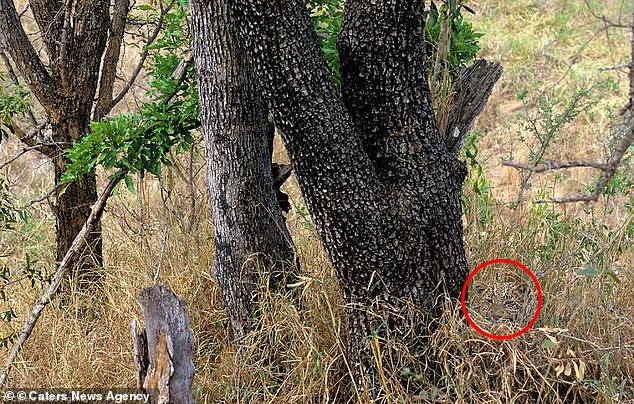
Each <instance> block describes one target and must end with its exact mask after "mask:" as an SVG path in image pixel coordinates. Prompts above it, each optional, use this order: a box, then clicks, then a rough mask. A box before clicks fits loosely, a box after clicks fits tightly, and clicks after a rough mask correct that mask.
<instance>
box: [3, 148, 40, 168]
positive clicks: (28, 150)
mask: <svg viewBox="0 0 634 404" xmlns="http://www.w3.org/2000/svg"><path fill="white" fill-rule="evenodd" d="M40 146H41V145H35V146H31V147H26V148H24V149H22V150H20V152H19V153H18V154H16V155H15V156H13V157H11V158H10V159H9V160H7V161H5V162H4V163H2V164H0V170H2V169H3V168H5V167H6V166H8V165H9V164H11V163H13V162H14V161H16V160H17V159H19V158H20V157H22V156H24V155H25V154H26V153H28V152H30V151H33V150H39V148H40Z"/></svg>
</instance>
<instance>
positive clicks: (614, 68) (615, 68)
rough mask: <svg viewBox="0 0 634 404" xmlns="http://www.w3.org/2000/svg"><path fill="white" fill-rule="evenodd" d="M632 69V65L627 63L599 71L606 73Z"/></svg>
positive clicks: (602, 68)
mask: <svg viewBox="0 0 634 404" xmlns="http://www.w3.org/2000/svg"><path fill="white" fill-rule="evenodd" d="M631 68H632V64H631V63H626V64H622V65H616V66H606V67H599V71H602V72H605V71H610V70H623V69H631Z"/></svg>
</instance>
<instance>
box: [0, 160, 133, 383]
mask: <svg viewBox="0 0 634 404" xmlns="http://www.w3.org/2000/svg"><path fill="white" fill-rule="evenodd" d="M123 177H125V172H123V171H119V172H118V173H117V174H116V175H115V176H114V177H112V178H111V179H110V181H109V182H108V185H106V189H105V190H104V191H103V193H102V194H101V196H100V197H99V199H98V200H97V202H96V203H95V204H94V205H93V207H92V210H91V212H90V215H89V216H88V219H87V220H86V223H84V227H83V228H82V229H81V231H80V232H79V233H78V234H77V236H76V237H75V240H73V244H72V245H71V246H70V248H69V249H68V251H67V252H66V255H64V258H63V259H62V261H61V262H60V263H59V266H58V267H57V271H55V275H54V276H53V279H52V280H51V284H50V286H49V288H48V290H47V291H46V293H44V294H43V295H42V297H40V300H39V301H38V302H37V304H35V306H34V307H33V309H32V310H31V314H30V315H29V318H28V319H27V320H26V322H25V323H24V325H23V326H22V329H21V330H20V334H19V335H18V339H17V341H16V343H15V345H13V348H12V349H11V352H9V355H8V356H7V359H6V362H5V368H4V370H3V372H2V374H1V375H0V389H1V388H2V387H4V384H5V382H6V381H7V376H8V374H9V370H11V367H12V366H13V362H15V359H16V358H17V356H18V354H19V353H20V351H21V350H22V346H23V345H24V343H25V342H26V340H27V339H28V338H29V336H30V335H31V333H32V332H33V329H34V328H35V324H37V321H38V319H39V318H40V316H41V315H42V311H43V310H44V309H45V308H46V306H48V304H49V303H50V302H51V300H52V299H53V297H54V296H55V294H56V293H57V290H58V288H59V285H60V284H61V282H62V280H63V279H64V278H65V277H66V275H67V274H68V271H69V269H70V267H71V263H72V262H73V261H74V260H75V258H76V257H77V255H79V253H80V251H81V250H82V246H83V244H85V243H86V238H87V237H88V235H89V234H90V233H91V232H92V231H93V230H94V228H95V225H96V224H97V222H99V219H100V218H101V215H102V213H103V211H104V209H105V207H106V202H107V201H108V198H109V197H110V195H111V194H112V191H113V189H114V187H115V186H116V185H117V184H118V183H119V182H120V181H121V180H122V179H123Z"/></svg>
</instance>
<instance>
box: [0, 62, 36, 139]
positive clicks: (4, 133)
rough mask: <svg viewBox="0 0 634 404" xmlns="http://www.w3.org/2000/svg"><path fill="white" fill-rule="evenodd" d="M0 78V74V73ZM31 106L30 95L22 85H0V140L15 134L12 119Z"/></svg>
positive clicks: (0, 77)
mask: <svg viewBox="0 0 634 404" xmlns="http://www.w3.org/2000/svg"><path fill="white" fill-rule="evenodd" d="M0 79H2V75H1V74H0ZM29 108H31V96H30V94H29V92H28V90H27V89H26V88H24V87H22V86H15V85H11V86H9V87H8V88H1V87H0V142H2V140H3V139H6V138H7V137H8V136H9V135H10V134H15V130H14V128H13V119H14V118H15V116H16V115H19V114H23V113H25V112H26V111H28V110H29Z"/></svg>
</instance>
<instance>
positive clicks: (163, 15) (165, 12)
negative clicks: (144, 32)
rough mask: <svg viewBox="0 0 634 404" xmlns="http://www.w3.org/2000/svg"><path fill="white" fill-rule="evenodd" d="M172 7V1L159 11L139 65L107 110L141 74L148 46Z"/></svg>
mask: <svg viewBox="0 0 634 404" xmlns="http://www.w3.org/2000/svg"><path fill="white" fill-rule="evenodd" d="M173 6H174V1H172V2H170V3H169V4H168V6H167V7H165V8H164V9H162V10H161V15H160V16H159V20H158V22H157V23H156V27H154V31H152V33H151V34H150V36H149V37H148V39H147V40H146V41H145V46H143V51H142V52H141V58H140V59H139V63H137V65H136V67H135V68H134V71H133V72H132V76H131V77H130V78H129V79H128V81H127V82H126V83H125V84H124V86H123V88H122V89H121V91H120V92H119V94H117V96H116V97H115V98H114V99H113V100H112V102H111V103H110V104H109V105H108V110H112V108H114V107H115V106H116V105H117V104H118V103H119V102H120V101H121V100H122V99H123V97H125V95H126V94H127V93H128V91H129V90H130V88H132V85H133V84H134V82H135V81H136V79H137V77H138V76H139V73H141V70H142V69H143V65H145V60H146V59H147V57H148V55H149V53H150V50H149V46H150V45H152V43H153V42H154V40H155V39H156V37H158V34H159V32H161V29H162V28H163V21H164V19H165V15H167V13H168V12H169V11H170V10H171V9H172V7H173Z"/></svg>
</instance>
